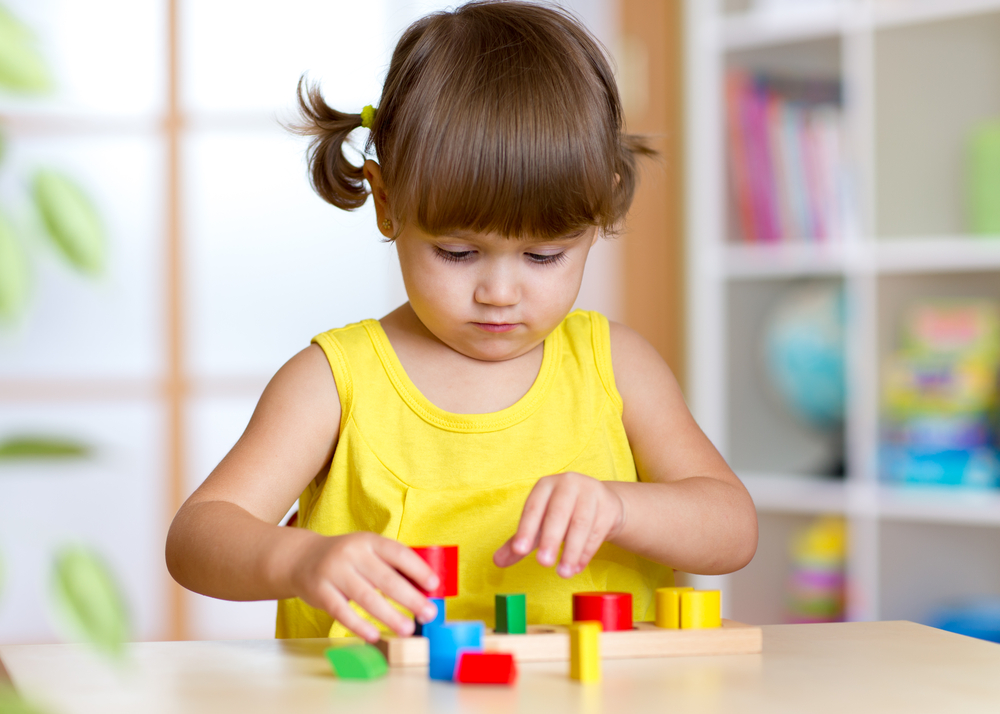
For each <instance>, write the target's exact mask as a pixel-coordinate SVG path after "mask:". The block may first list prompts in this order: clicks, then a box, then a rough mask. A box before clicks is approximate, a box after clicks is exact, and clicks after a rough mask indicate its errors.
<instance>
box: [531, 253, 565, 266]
mask: <svg viewBox="0 0 1000 714" xmlns="http://www.w3.org/2000/svg"><path fill="white" fill-rule="evenodd" d="M527 256H528V259H529V260H531V262H532V263H537V264H538V265H558V264H559V263H561V262H563V261H564V260H566V253H554V254H553V255H543V254H541V253H527Z"/></svg>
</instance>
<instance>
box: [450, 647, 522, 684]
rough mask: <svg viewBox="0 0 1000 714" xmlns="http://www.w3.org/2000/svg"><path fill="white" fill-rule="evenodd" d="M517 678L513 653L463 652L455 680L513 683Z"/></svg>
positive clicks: (479, 682) (468, 682)
mask: <svg viewBox="0 0 1000 714" xmlns="http://www.w3.org/2000/svg"><path fill="white" fill-rule="evenodd" d="M516 679H517V664H515V662H514V655H512V654H508V653H506V652H463V653H462V654H461V656H460V658H459V660H458V669H457V670H456V671H455V681H456V682H464V683H465V684H513V683H514V680H516Z"/></svg>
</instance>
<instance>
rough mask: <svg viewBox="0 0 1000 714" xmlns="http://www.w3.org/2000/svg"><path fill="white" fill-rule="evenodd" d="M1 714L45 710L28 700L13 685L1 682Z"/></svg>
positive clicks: (30, 713) (33, 713)
mask: <svg viewBox="0 0 1000 714" xmlns="http://www.w3.org/2000/svg"><path fill="white" fill-rule="evenodd" d="M0 714H45V710H44V709H39V708H38V707H37V706H35V705H34V704H32V703H31V702H28V701H26V700H25V699H24V698H22V697H21V695H20V694H18V693H17V692H16V691H14V689H13V687H10V686H8V685H6V684H0Z"/></svg>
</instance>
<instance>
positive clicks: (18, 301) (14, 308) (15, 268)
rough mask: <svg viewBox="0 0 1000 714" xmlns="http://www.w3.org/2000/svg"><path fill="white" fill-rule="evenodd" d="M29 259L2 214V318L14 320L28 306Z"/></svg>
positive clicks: (0, 269)
mask: <svg viewBox="0 0 1000 714" xmlns="http://www.w3.org/2000/svg"><path fill="white" fill-rule="evenodd" d="M30 284H31V277H30V271H29V269H28V257H27V256H26V255H25V253H24V249H23V248H21V244H20V243H19V242H18V240H17V236H16V235H14V229H13V227H12V226H11V225H10V223H9V222H8V221H7V220H6V219H5V218H4V216H3V214H0V318H3V319H6V320H14V319H15V318H17V317H19V316H20V315H21V313H22V312H23V311H24V308H25V306H26V305H27V304H28V293H29V286H30Z"/></svg>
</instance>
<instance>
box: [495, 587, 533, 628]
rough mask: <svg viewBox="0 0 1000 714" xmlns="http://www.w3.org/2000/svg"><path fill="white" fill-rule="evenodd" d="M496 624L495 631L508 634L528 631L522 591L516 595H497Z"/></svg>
mask: <svg viewBox="0 0 1000 714" xmlns="http://www.w3.org/2000/svg"><path fill="white" fill-rule="evenodd" d="M496 600H497V626H496V628H495V631H496V632H505V633H507V634H508V635H523V634H524V633H526V632H527V631H528V618H527V615H526V606H525V598H524V593H518V594H516V595H497V596H496Z"/></svg>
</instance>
